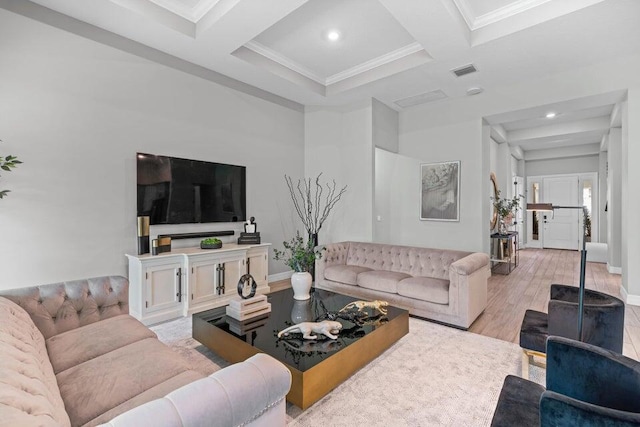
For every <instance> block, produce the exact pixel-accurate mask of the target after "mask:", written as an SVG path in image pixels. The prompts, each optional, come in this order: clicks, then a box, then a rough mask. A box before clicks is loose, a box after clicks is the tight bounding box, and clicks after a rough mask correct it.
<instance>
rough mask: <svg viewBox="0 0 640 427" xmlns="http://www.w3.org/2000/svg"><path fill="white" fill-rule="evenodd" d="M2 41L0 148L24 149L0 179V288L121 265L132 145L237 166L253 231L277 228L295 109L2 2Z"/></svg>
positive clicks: (295, 157) (130, 221)
mask: <svg viewBox="0 0 640 427" xmlns="http://www.w3.org/2000/svg"><path fill="white" fill-rule="evenodd" d="M0 40H4V41H5V42H4V43H0V93H1V94H2V95H1V96H0V132H1V135H0V138H1V139H3V140H4V141H5V143H3V144H2V145H0V152H1V153H4V154H15V155H18V156H19V157H20V159H21V160H23V161H24V164H23V165H21V166H20V167H19V168H18V169H16V170H15V171H14V172H11V173H10V174H5V173H3V174H2V181H0V186H1V187H2V188H9V189H11V190H12V192H11V193H10V196H9V197H8V198H7V199H4V200H2V201H0V223H1V224H3V231H2V239H0V260H2V261H0V263H1V264H0V265H1V266H2V271H3V279H2V281H1V282H0V289H8V288H14V287H22V286H31V285H36V284H43V283H50V282H56V281H61V280H69V279H75V278H82V277H90V276H97V275H103V274H123V275H125V274H126V273H127V270H126V260H125V256H124V254H125V253H135V251H136V173H135V168H136V163H135V162H136V160H135V153H136V152H137V151H141V152H149V153H157V154H165V155H170V156H179V157H184V158H190V159H199V160H205V161H215V162H222V163H231V164H239V165H245V166H246V167H247V211H248V215H254V216H255V217H256V218H257V221H258V223H259V230H260V231H261V233H262V239H263V241H265V242H273V243H275V244H279V243H280V242H282V241H283V240H284V239H285V236H286V237H287V238H288V237H289V235H290V232H291V230H292V229H293V228H294V226H293V224H294V221H295V218H292V212H291V207H290V202H289V196H288V191H287V189H286V186H285V183H284V180H283V177H282V176H283V174H284V173H288V174H290V175H293V176H299V175H302V174H303V166H304V154H303V153H304V152H303V150H304V145H303V138H304V127H303V126H304V121H303V113H301V112H299V111H294V110H292V109H289V108H285V107H282V106H280V105H277V104H273V103H269V102H267V101H265V100H262V99H258V98H255V97H252V96H250V95H247V94H244V93H241V92H238V91H235V90H232V89H229V88H226V87H224V86H220V85H217V84H214V83H211V82H209V81H206V80H203V79H200V78H197V77H194V76H192V75H189V74H185V73H182V72H179V71H176V70H174V69H171V68H167V67H164V66H161V65H158V64H156V63H152V62H149V61H147V60H144V59H141V58H139V57H136V56H133V55H130V54H127V53H124V52H122V51H119V50H116V49H114V48H110V47H107V46H104V45H102V44H99V43H96V42H93V41H90V40H87V39H84V38H81V37H79V36H76V35H73V34H70V33H67V32H64V31H61V30H58V29H55V28H53V27H49V26H47V25H44V24H41V23H38V22H35V21H31V20H29V19H27V18H24V17H21V16H18V15H14V14H12V13H10V12H7V11H4V10H0ZM7 41H10V42H7ZM230 226H232V224H217V225H212V226H209V225H204V226H203V225H201V226H199V227H196V226H194V227H188V226H184V227H182V226H177V227H175V228H174V229H173V230H172V231H176V232H180V231H192V230H193V229H194V228H196V229H198V228H199V229H206V230H209V229H227V228H229V227H230ZM269 268H270V273H278V272H282V271H285V270H287V268H286V267H285V266H284V265H281V264H280V263H274V262H273V261H271V262H270V266H269Z"/></svg>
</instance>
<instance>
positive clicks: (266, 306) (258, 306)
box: [227, 295, 271, 321]
mask: <svg viewBox="0 0 640 427" xmlns="http://www.w3.org/2000/svg"><path fill="white" fill-rule="evenodd" d="M270 312H271V304H270V303H268V302H267V297H266V295H256V296H255V297H252V298H249V299H240V298H234V299H232V300H231V301H229V305H228V306H227V316H228V317H232V318H234V319H236V320H240V321H244V320H247V319H252V318H254V317H258V316H263V315H265V314H268V313H270Z"/></svg>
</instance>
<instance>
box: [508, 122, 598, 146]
mask: <svg viewBox="0 0 640 427" xmlns="http://www.w3.org/2000/svg"><path fill="white" fill-rule="evenodd" d="M609 126H610V120H609V117H606V116H603V117H595V118H592V119H584V120H576V121H573V122H564V123H555V124H551V125H548V126H539V127H534V128H528V129H519V130H513V131H510V132H508V135H507V137H508V140H509V142H510V143H518V142H521V141H527V140H532V139H540V138H550V137H554V136H559V135H563V136H564V135H570V134H574V133H584V132H591V131H602V132H607V131H608V130H609Z"/></svg>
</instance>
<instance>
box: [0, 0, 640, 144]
mask: <svg viewBox="0 0 640 427" xmlns="http://www.w3.org/2000/svg"><path fill="white" fill-rule="evenodd" d="M0 7H3V8H5V9H9V10H13V11H16V12H18V13H22V14H24V15H26V16H31V17H35V18H36V19H41V20H43V21H44V22H47V23H52V22H55V23H54V24H53V25H58V26H60V27H61V28H63V29H65V30H68V31H74V32H77V33H79V34H82V35H83V36H85V37H90V38H94V39H96V40H98V41H100V42H103V43H108V44H111V45H112V46H116V47H118V48H121V49H124V50H127V51H129V52H132V53H136V54H140V55H141V56H144V57H146V58H150V59H154V58H157V57H158V55H157V52H161V53H162V55H164V58H165V61H164V62H163V63H164V64H165V65H167V64H169V65H170V66H174V67H176V68H179V69H181V70H184V71H187V72H193V73H194V74H196V75H198V76H200V77H205V78H210V79H211V80H213V81H217V82H222V83H224V84H227V85H230V86H232V87H235V88H239V89H240V90H245V91H247V92H249V93H256V92H258V93H259V96H263V95H264V96H272V95H275V96H276V97H277V98H278V99H280V100H283V101H285V102H291V101H292V102H293V103H297V105H298V106H299V105H327V106H338V105H345V104H349V103H353V102H359V101H361V100H364V99H369V98H372V97H374V98H376V99H378V100H380V101H382V102H383V103H385V104H387V105H388V106H390V107H392V108H395V109H396V110H402V109H403V108H411V105H415V104H417V103H423V102H438V101H439V100H441V99H444V98H457V97H464V96H467V91H468V90H469V89H471V88H482V90H484V91H485V92H488V91H491V90H494V89H497V88H499V87H501V86H504V85H505V84H516V83H520V82H526V81H528V80H530V79H536V78H540V77H541V76H547V75H552V74H555V73H559V72H566V71H570V70H575V69H579V68H580V67H584V66H587V65H589V64H593V63H597V62H602V61H606V60H607V59H608V58H614V57H619V56H622V55H629V54H635V53H637V52H640V25H638V18H640V0H82V1H79V0H32V1H27V0H22V1H20V0H0ZM47 13H50V14H54V15H57V16H65V15H66V17H71V18H73V20H69V19H68V18H67V20H66V21H64V20H63V19H53V18H50V17H49V18H46V17H45V15H46V14H47ZM43 17H44V18H43ZM66 17H65V18H66ZM63 21H64V22H63ZM78 21H81V22H84V23H86V24H89V25H88V26H86V28H84V29H82V30H78V28H79V27H80V26H79V25H75V24H74V23H77V22H78ZM87 28H89V29H94V30H95V31H90V30H88V29H87ZM331 31H335V32H336V34H337V35H338V38H337V40H335V41H331V40H329V39H328V34H329V33H330V32H331ZM107 35H112V36H114V37H116V38H117V39H116V40H115V41H111V42H107V41H106V40H107V39H108V38H109V37H107ZM127 43H130V44H131V46H132V47H127V46H126V44H127ZM145 48H146V49H148V52H144V49H145ZM166 58H172V60H166ZM172 61H173V62H172ZM175 64H178V65H175ZM469 64H473V65H474V66H475V68H476V69H477V71H476V72H474V73H471V74H467V75H464V76H462V77H457V76H456V75H455V74H454V73H453V72H452V70H454V69H456V68H458V67H462V66H466V65H469ZM207 73H209V74H208V75H207ZM211 76H214V77H211ZM256 88H257V89H256ZM252 91H253V92H252ZM260 94H262V95H260ZM265 94H266V95H265ZM613 104H614V102H609V101H607V103H602V104H599V105H587V104H585V105H574V106H573V107H572V108H573V110H576V111H575V114H576V116H575V120H573V119H572V120H573V122H579V121H583V122H587V121H592V122H595V121H596V119H597V118H598V117H605V116H606V115H607V111H608V114H611V111H610V109H611V108H612V107H611V106H612V105H613ZM596 107H598V108H600V109H597V108H596ZM592 108H593V109H592ZM605 109H607V111H605ZM535 114H538V113H537V112H536V113H535ZM564 114H565V115H564V118H563V116H562V115H561V116H558V118H557V119H556V120H555V124H556V125H558V126H559V125H560V124H562V123H565V120H566V121H568V122H571V121H569V117H572V116H570V114H569V110H568V109H565V112H564ZM507 119H508V118H507ZM507 119H505V118H500V119H499V120H496V123H499V126H502V127H503V130H504V132H506V133H507V134H509V133H511V134H512V135H517V134H518V133H520V134H523V130H524V129H525V128H545V127H546V126H548V125H547V124H546V122H545V121H543V120H542V119H540V118H539V117H537V116H535V115H533V116H531V117H527V118H520V119H518V120H520V121H518V120H515V121H514V120H511V119H509V120H507ZM593 126H596V125H594V124H593V123H592V124H591V127H593ZM585 132H595V130H593V129H592V130H591V131H585ZM521 137H522V139H519V140H518V141H517V142H515V143H514V144H515V145H517V146H519V147H521V149H523V150H535V149H539V147H541V145H540V144H543V141H544V140H532V139H529V138H528V137H527V138H525V137H524V136H522V135H521ZM554 138H555V139H554ZM554 138H552V139H551V140H554V141H560V140H562V139H563V138H560V137H554ZM576 138H577V139H575V141H577V140H578V139H580V138H582V140H583V141H592V140H595V134H587V133H585V134H582V135H579V136H576ZM548 140H549V138H547V140H546V141H547V142H548ZM590 143H591V142H590ZM593 143H595V142H593Z"/></svg>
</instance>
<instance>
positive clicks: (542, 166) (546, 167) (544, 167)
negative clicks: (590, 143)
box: [525, 155, 600, 176]
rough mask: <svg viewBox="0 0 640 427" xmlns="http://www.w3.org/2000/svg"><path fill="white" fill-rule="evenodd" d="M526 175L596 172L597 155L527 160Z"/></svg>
mask: <svg viewBox="0 0 640 427" xmlns="http://www.w3.org/2000/svg"><path fill="white" fill-rule="evenodd" d="M525 163H526V165H527V166H526V167H527V175H528V176H543V175H561V174H567V173H587V172H596V173H597V172H598V169H599V168H600V159H599V156H598V155H594V156H583V157H566V158H562V159H546V160H527V161H526V162H525Z"/></svg>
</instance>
